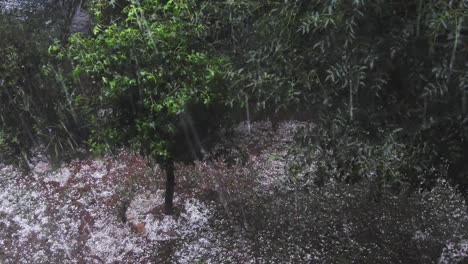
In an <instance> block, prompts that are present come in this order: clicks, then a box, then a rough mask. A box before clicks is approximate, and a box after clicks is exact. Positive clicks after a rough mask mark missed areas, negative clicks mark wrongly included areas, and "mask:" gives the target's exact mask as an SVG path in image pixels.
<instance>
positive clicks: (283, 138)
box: [0, 121, 468, 263]
mask: <svg viewBox="0 0 468 264" xmlns="http://www.w3.org/2000/svg"><path fill="white" fill-rule="evenodd" d="M304 125H306V124H304V123H300V122H292V121H290V122H285V123H282V124H281V125H280V126H279V127H278V128H277V129H272V126H271V123H269V122H257V123H253V124H250V125H249V124H246V123H243V124H240V125H239V126H238V127H237V128H236V129H235V130H234V133H233V135H232V136H231V137H229V138H227V139H226V140H225V141H223V142H221V143H220V144H219V145H218V146H216V147H214V148H213V149H212V150H211V152H212V156H211V158H210V159H207V160H205V161H201V162H196V163H195V164H194V165H193V164H192V165H186V164H177V165H176V179H177V186H176V195H175V206H176V213H175V214H174V215H173V216H166V215H164V214H163V213H162V212H163V202H164V199H163V194H164V190H163V189H164V175H163V173H162V172H161V170H160V169H159V168H158V166H151V165H150V164H151V163H150V162H148V160H146V159H144V158H142V157H141V156H138V155H135V154H132V153H129V152H128V151H125V150H122V151H121V152H120V153H118V154H115V155H108V156H105V157H102V158H82V159H79V160H74V161H72V162H68V163H64V164H62V165H61V166H59V167H53V166H51V164H50V163H49V162H47V160H45V159H44V158H42V157H41V156H37V157H36V158H35V160H34V161H33V163H32V166H31V171H30V172H29V173H22V172H20V171H19V170H18V169H17V168H15V167H14V166H7V165H0V263H457V261H462V260H463V259H464V258H466V257H467V255H468V246H467V245H468V216H467V213H466V209H465V205H464V204H463V202H462V199H460V197H459V196H458V195H457V194H456V192H454V191H453V189H452V187H451V186H449V185H448V184H447V183H445V182H440V183H439V185H438V186H437V187H436V188H435V189H434V190H433V191H432V192H431V193H416V194H412V195H409V196H408V195H395V196H391V195H389V196H388V197H385V198H384V199H382V201H380V202H379V203H376V202H374V201H372V200H371V199H369V194H368V193H369V189H371V188H372V187H370V186H369V185H368V183H359V184H355V185H345V184H340V183H337V182H332V181H331V182H328V183H327V184H325V185H324V186H323V187H320V188H319V187H310V188H309V189H304V188H299V187H298V186H297V185H296V184H295V178H294V177H291V176H290V175H289V174H288V172H287V170H285V168H287V167H288V153H289V152H288V151H289V150H290V146H292V143H293V135H294V132H295V131H297V129H300V128H301V127H302V126H304ZM308 173H310V174H311V175H313V173H314V166H313V164H312V165H311V167H310V170H309V171H308Z"/></svg>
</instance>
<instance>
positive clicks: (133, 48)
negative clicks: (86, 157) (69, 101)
mask: <svg viewBox="0 0 468 264" xmlns="http://www.w3.org/2000/svg"><path fill="white" fill-rule="evenodd" d="M91 6H92V11H93V13H94V18H95V26H94V29H93V36H91V37H83V36H82V35H74V36H72V37H71V38H70V40H69V44H68V46H67V47H66V48H65V49H63V50H62V51H61V52H59V53H58V56H68V57H69V59H70V60H71V61H72V63H73V65H74V71H73V75H74V76H83V74H85V75H86V76H88V78H91V79H92V81H93V82H94V83H95V84H96V89H99V92H98V93H97V94H96V96H89V97H88V98H86V100H85V101H86V102H87V104H88V105H94V106H98V107H97V108H99V109H100V110H99V111H98V112H99V114H98V113H95V114H93V115H92V116H91V119H93V123H94V128H93V130H92V137H91V139H90V143H91V147H92V149H93V150H95V151H99V150H106V149H107V148H108V147H111V146H118V145H120V144H128V145H131V146H132V147H134V148H136V149H140V150H143V152H144V153H145V154H149V155H151V156H152V157H154V158H156V159H159V160H162V161H164V160H167V159H169V158H174V155H175V153H174V148H175V142H174V139H175V138H176V137H177V135H178V134H180V133H181V128H180V121H181V115H182V113H184V112H185V111H187V108H188V107H190V106H193V105H204V106H209V105H210V104H212V103H213V102H215V101H216V100H220V97H219V93H218V90H217V89H216V88H217V87H220V84H221V81H222V78H221V76H222V72H223V68H224V67H225V65H226V63H225V62H224V60H223V59H220V58H216V57H212V56H210V55H209V51H208V50H206V48H204V45H203V39H202V38H200V32H201V30H202V29H203V26H202V25H198V24H195V23H193V22H191V19H190V16H191V14H190V6H191V2H190V1H168V2H167V3H164V4H163V3H161V1H155V0H142V1H134V0H132V1H121V2H119V3H116V2H115V1H110V2H109V1H94V2H92V3H91ZM55 49H56V48H52V50H55ZM97 76H98V77H97ZM90 101H91V103H90Z"/></svg>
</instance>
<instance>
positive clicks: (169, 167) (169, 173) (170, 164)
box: [164, 159, 175, 215]
mask: <svg viewBox="0 0 468 264" xmlns="http://www.w3.org/2000/svg"><path fill="white" fill-rule="evenodd" d="M164 170H165V171H166V194H165V197H164V211H165V214H166V215H172V214H173V213H174V205H173V200H174V186H175V176H174V161H173V160H172V159H171V160H169V161H167V162H166V163H165V164H164Z"/></svg>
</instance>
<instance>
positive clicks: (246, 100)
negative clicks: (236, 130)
mask: <svg viewBox="0 0 468 264" xmlns="http://www.w3.org/2000/svg"><path fill="white" fill-rule="evenodd" d="M245 111H246V114H247V129H248V132H249V135H250V111H249V98H248V96H247V95H245Z"/></svg>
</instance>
